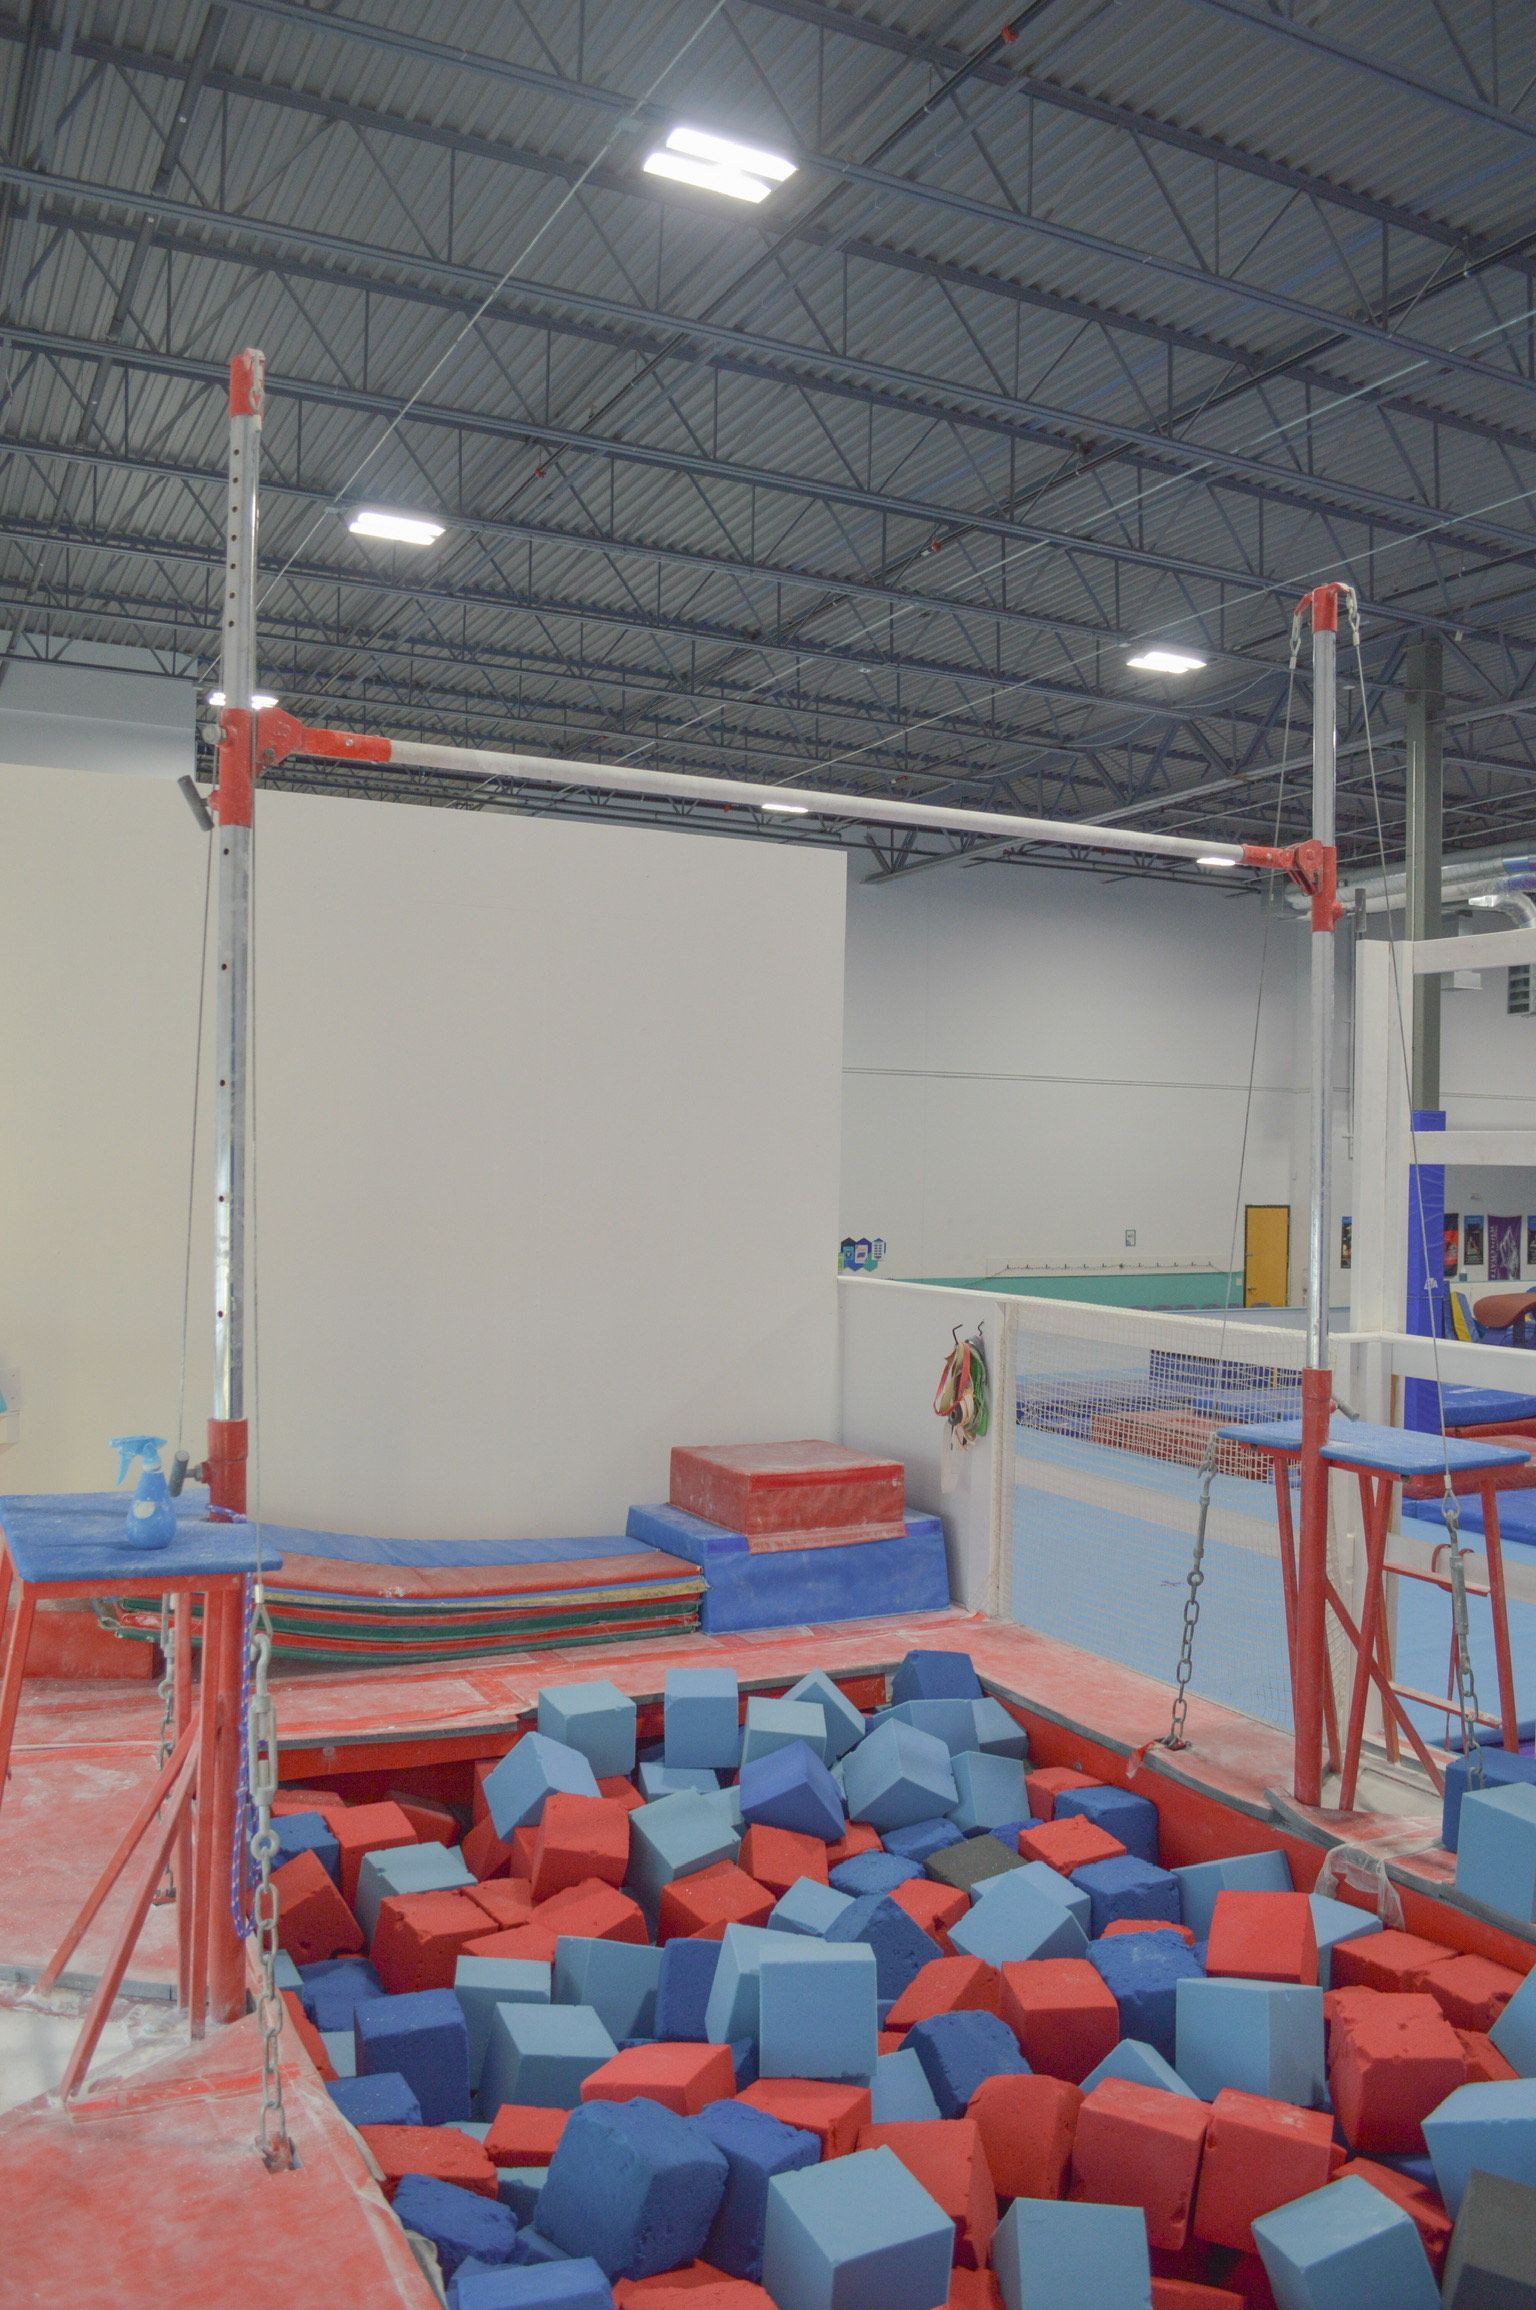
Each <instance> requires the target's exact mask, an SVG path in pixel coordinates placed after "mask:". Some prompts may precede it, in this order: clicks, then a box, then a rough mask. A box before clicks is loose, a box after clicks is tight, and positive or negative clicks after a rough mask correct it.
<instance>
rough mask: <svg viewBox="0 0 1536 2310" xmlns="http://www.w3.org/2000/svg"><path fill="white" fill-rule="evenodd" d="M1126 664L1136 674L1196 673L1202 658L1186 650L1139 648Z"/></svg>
mask: <svg viewBox="0 0 1536 2310" xmlns="http://www.w3.org/2000/svg"><path fill="white" fill-rule="evenodd" d="M1125 662H1126V664H1127V665H1128V666H1130V667H1133V668H1134V670H1135V671H1136V672H1137V673H1138V674H1198V673H1199V671H1200V669H1201V667H1202V666H1203V665H1204V664H1205V660H1204V658H1196V657H1192V656H1191V655H1190V653H1189V651H1188V650H1139V651H1138V652H1137V654H1136V656H1135V657H1134V658H1127V659H1126V661H1125Z"/></svg>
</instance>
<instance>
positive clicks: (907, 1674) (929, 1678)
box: [891, 1652, 985, 1703]
mask: <svg viewBox="0 0 1536 2310" xmlns="http://www.w3.org/2000/svg"><path fill="white" fill-rule="evenodd" d="M984 1697H985V1695H984V1694H983V1692H982V1689H981V1679H980V1677H979V1676H978V1675H977V1674H976V1663H975V1662H974V1661H973V1660H972V1658H971V1656H970V1654H969V1653H968V1652H909V1653H908V1654H907V1656H906V1658H905V1660H903V1662H902V1663H901V1666H900V1667H899V1668H898V1669H897V1671H896V1673H895V1675H894V1676H893V1677H892V1678H891V1699H892V1700H893V1701H894V1702H897V1703H900V1702H901V1701H904V1700H981V1699H983V1698H984Z"/></svg>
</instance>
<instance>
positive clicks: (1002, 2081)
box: [966, 2075, 1083, 2198]
mask: <svg viewBox="0 0 1536 2310" xmlns="http://www.w3.org/2000/svg"><path fill="white" fill-rule="evenodd" d="M1082 2102H1083V2096H1082V2093H1081V2092H1080V2091H1079V2089H1078V2088H1077V2087H1076V2086H1075V2085H1068V2084H1067V2082H1066V2081H1065V2079H1063V2078H1057V2077H1035V2076H1017V2075H999V2076H995V2077H986V2078H983V2079H982V2081H981V2083H980V2085H978V2086H977V2088H976V2091H975V2092H974V2093H973V2094H972V2096H971V2098H970V2101H969V2102H968V2103H967V2105H966V2116H967V2117H969V2118H970V2119H971V2120H972V2121H973V2122H974V2124H975V2125H976V2127H977V2128H978V2130H979V2132H980V2134H981V2146H982V2151H983V2153H984V2155H985V2157H986V2160H987V2164H988V2165H989V2167H990V2168H991V2171H992V2180H993V2184H994V2186H995V2188H996V2190H997V2194H998V2196H999V2197H1000V2198H1059V2197H1060V2196H1061V2195H1062V2193H1063V2191H1064V2190H1065V2188H1066V2185H1067V2173H1068V2169H1069V2167H1070V2165H1071V2162H1072V2143H1073V2139H1074V2137H1075V2135H1076V2131H1077V2115H1078V2111H1079V2110H1080V2109H1081V2107H1082Z"/></svg>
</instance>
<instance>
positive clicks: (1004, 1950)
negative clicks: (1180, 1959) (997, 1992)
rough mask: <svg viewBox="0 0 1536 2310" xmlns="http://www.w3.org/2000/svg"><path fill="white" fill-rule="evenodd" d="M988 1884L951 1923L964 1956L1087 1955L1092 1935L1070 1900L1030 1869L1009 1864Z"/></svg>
mask: <svg viewBox="0 0 1536 2310" xmlns="http://www.w3.org/2000/svg"><path fill="white" fill-rule="evenodd" d="M1042 1866H1043V1864H1042ZM1052 1874H1054V1871H1053V1872H1052ZM1058 1882H1061V1880H1058ZM987 1883H988V1889H987V1891H986V1892H985V1893H984V1894H983V1895H982V1897H981V1898H980V1899H979V1900H977V1901H974V1902H973V1903H972V1905H971V1907H970V1908H969V1909H968V1910H967V1911H966V1914H965V1915H964V1916H963V1917H961V1918H959V1919H958V1920H957V1922H956V1923H955V1924H953V1925H951V1927H950V1928H949V1938H950V1940H951V1942H952V1943H953V1945H954V1947H955V1948H956V1949H957V1950H959V1951H960V1953H961V1954H962V1956H965V1957H981V1958H984V1959H985V1961H986V1962H987V1964H988V1965H1006V1964H1009V1963H1011V1962H1012V1961H1013V1960H1014V1959H1022V1958H1026V1957H1081V1956H1082V1954H1083V1952H1084V1950H1085V1949H1086V1948H1087V1946H1088V1936H1087V1934H1086V1933H1085V1932H1084V1931H1083V1928H1082V1926H1081V1925H1080V1924H1079V1923H1078V1921H1077V1919H1076V1918H1075V1917H1074V1916H1073V1914H1072V1912H1071V1910H1070V1909H1069V1908H1068V1907H1067V1905H1066V1903H1065V1901H1064V1900H1061V1899H1059V1898H1058V1897H1057V1895H1056V1894H1055V1893H1054V1892H1052V1891H1048V1890H1046V1889H1045V1888H1043V1887H1042V1886H1040V1885H1039V1884H1037V1883H1035V1882H1034V1880H1033V1879H1032V1878H1031V1876H1030V1873H1029V1870H1028V1869H1008V1870H1006V1871H1005V1872H1004V1873H1003V1875H1002V1876H1000V1877H993V1878H990V1879H988V1881H987ZM1138 1938H1139V1936H1138V1935H1135V1934H1128V1935H1127V1936H1126V1939H1127V1940H1135V1939H1138Z"/></svg>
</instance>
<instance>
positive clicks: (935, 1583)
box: [628, 1505, 949, 1632]
mask: <svg viewBox="0 0 1536 2310" xmlns="http://www.w3.org/2000/svg"><path fill="white" fill-rule="evenodd" d="M628 1531H629V1536H630V1540H631V1542H634V1541H642V1542H644V1543H645V1544H646V1545H647V1546H648V1547H652V1548H660V1549H664V1550H665V1551H666V1553H667V1554H668V1555H670V1556H684V1557H686V1558H687V1559H688V1561H689V1562H690V1563H691V1564H697V1565H698V1566H699V1568H700V1570H701V1571H702V1572H703V1574H704V1576H705V1578H706V1580H707V1581H708V1583H709V1586H708V1590H707V1592H706V1594H705V1597H704V1601H703V1605H702V1608H701V1610H700V1614H699V1625H700V1627H701V1628H704V1629H709V1630H715V1631H720V1632H725V1631H729V1630H731V1629H738V1628H793V1627H796V1626H798V1625H799V1623H800V1622H802V1621H807V1620H865V1619H868V1618H869V1617H870V1616H871V1615H873V1614H877V1613H878V1614H885V1613H888V1612H932V1611H937V1610H939V1609H940V1608H941V1607H942V1606H944V1605H946V1604H947V1603H948V1602H949V1567H948V1563H947V1560H946V1558H945V1554H944V1530H943V1526H942V1525H941V1524H940V1522H939V1519H938V1517H937V1516H909V1517H908V1518H907V1519H906V1530H905V1532H904V1533H902V1534H901V1535H900V1537H899V1538H896V1539H892V1540H858V1541H854V1542H852V1543H851V1544H850V1545H849V1546H848V1547H846V1548H838V1547H832V1548H776V1549H764V1550H762V1551H761V1552H759V1553H758V1554H755V1555H754V1554H753V1553H752V1551H751V1550H750V1549H749V1548H748V1547H747V1543H746V1539H745V1537H744V1536H743V1534H741V1533H740V1532H728V1531H726V1530H725V1528H724V1527H723V1526H722V1525H719V1524H709V1523H706V1522H705V1521H704V1519H703V1518H702V1517H700V1516H690V1515H688V1514H687V1513H686V1512H685V1511H684V1510H683V1509H681V1508H672V1507H668V1506H666V1505H662V1506H659V1507H654V1508H631V1509H630V1511H629V1524H628Z"/></svg>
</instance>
